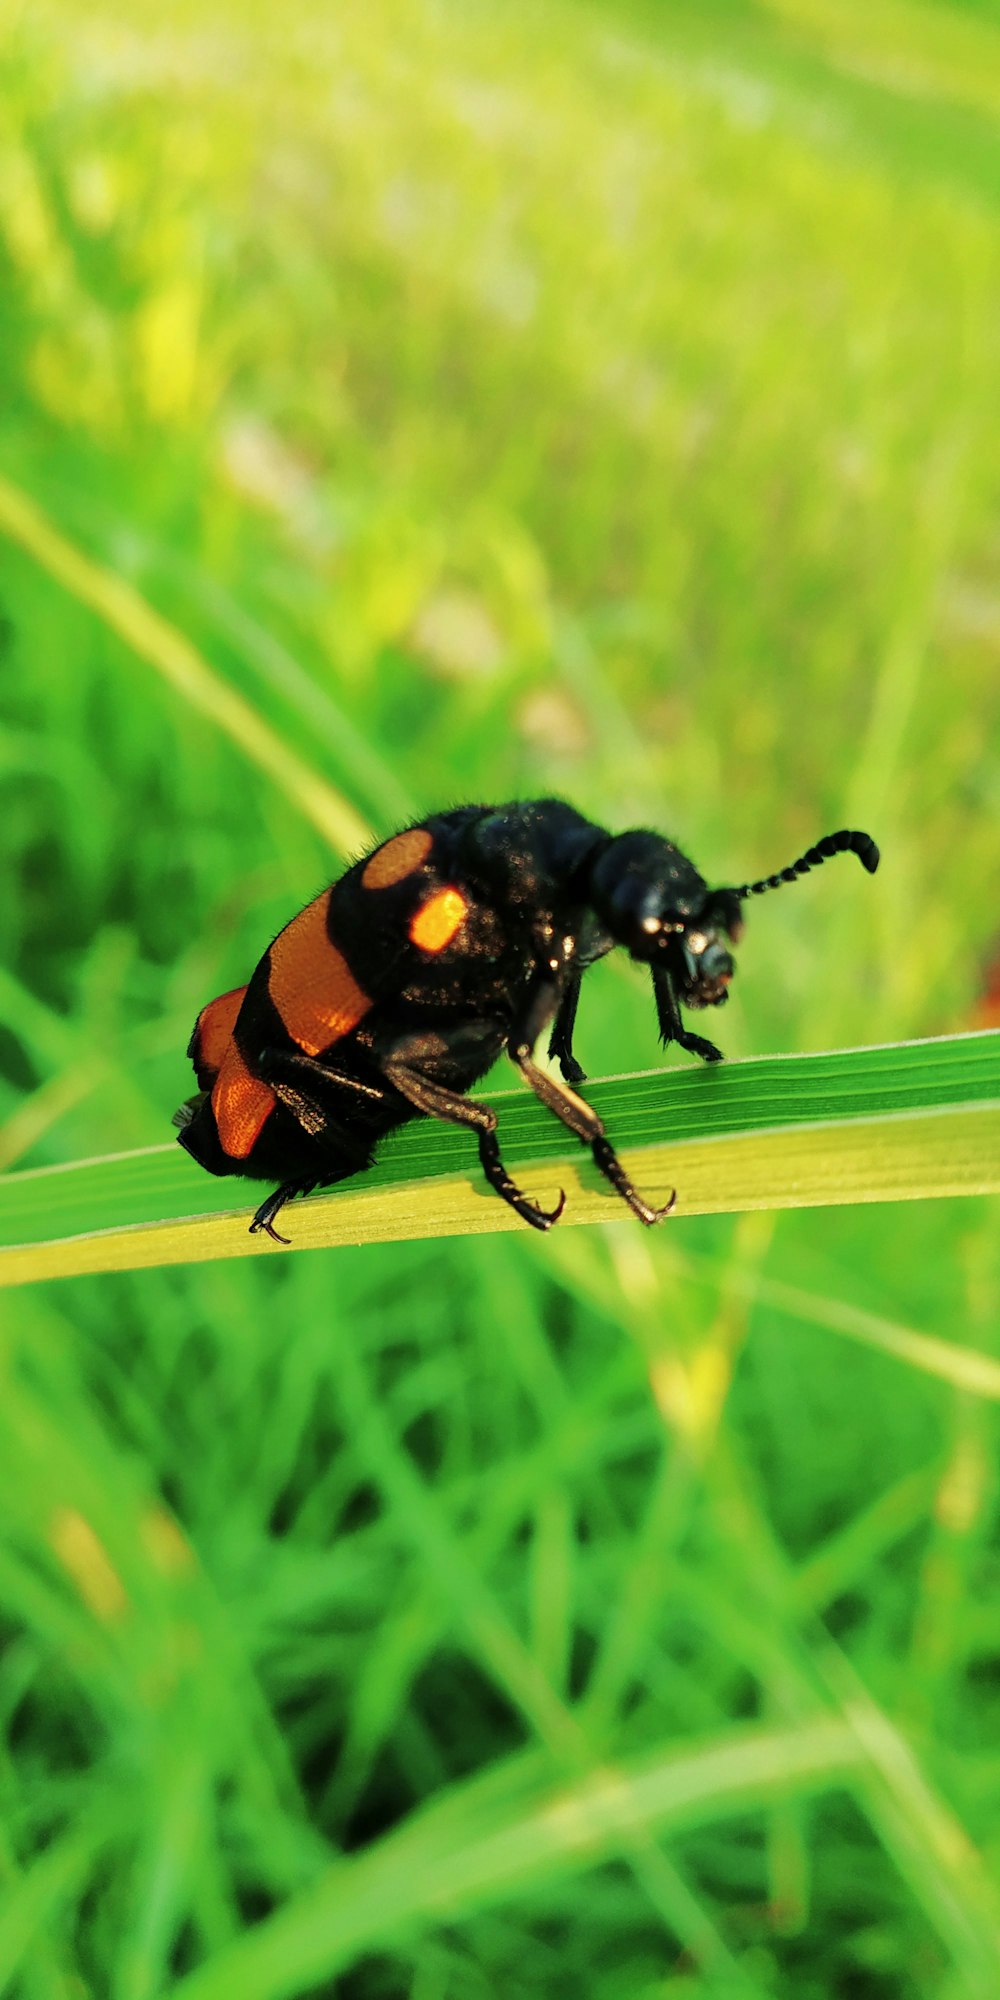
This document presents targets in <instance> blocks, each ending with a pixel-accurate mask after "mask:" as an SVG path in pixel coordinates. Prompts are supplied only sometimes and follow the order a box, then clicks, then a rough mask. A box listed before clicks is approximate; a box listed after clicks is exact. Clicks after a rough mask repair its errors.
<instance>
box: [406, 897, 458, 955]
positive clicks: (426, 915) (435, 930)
mask: <svg viewBox="0 0 1000 2000" xmlns="http://www.w3.org/2000/svg"><path fill="white" fill-rule="evenodd" d="M468 908H469V905H468V903H467V902H466V900H465V897H464V896H463V895H462V893H461V891H460V890H458V889H439V890H438V891H437V894H436V895H434V896H432V897H431V898H430V900H429V902H426V903H425V904H424V905H423V908H422V909H419V910H417V912H416V914H415V915H414V917H413V918H412V920H411V922H410V937H411V940H412V942H413V943H414V944H416V945H419V947H420V949H421V951H443V950H444V948H445V945H446V944H450V943H451V941H452V938H453V937H454V935H455V932H456V931H457V930H460V929H461V927H462V924H463V923H464V922H465V918H466V914H467V912H468Z"/></svg>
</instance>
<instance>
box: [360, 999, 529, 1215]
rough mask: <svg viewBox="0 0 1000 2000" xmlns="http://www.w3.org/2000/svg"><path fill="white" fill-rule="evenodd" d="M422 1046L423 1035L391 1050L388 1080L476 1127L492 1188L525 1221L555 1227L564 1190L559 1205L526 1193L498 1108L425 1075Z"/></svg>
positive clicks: (421, 1105) (425, 1106) (431, 1111)
mask: <svg viewBox="0 0 1000 2000" xmlns="http://www.w3.org/2000/svg"><path fill="white" fill-rule="evenodd" d="M419 1050H420V1043H419V1038H417V1037H414V1039H413V1041H412V1042H411V1043H410V1044H409V1045H407V1044H405V1043H404V1044H403V1045H402V1048H401V1049H398V1050H397V1051H396V1052H394V1053H388V1054H387V1055H386V1056H385V1057H384V1058H383V1062H382V1066H383V1071H384V1074H385V1076H386V1078H387V1079H388V1081H389V1082H390V1083H391V1084H392V1085H393V1086H394V1088H395V1089H396V1090H398V1091H399V1093H400V1096H401V1097H405V1098H406V1099H407V1102H408V1103H410V1104H412V1105H414V1106H415V1108H416V1110H418V1111H423V1112H425V1113H426V1114H427V1115H428V1116H429V1117H431V1118H444V1119H446V1120H447V1122H448V1124H449V1125H465V1126H467V1127H469V1128H470V1129H471V1130H472V1131H474V1132H475V1133H476V1134H477V1137H478V1140H479V1158H480V1161H481V1163H482V1169H483V1172H484V1174H485V1175H486V1178H487V1180H488V1181H489V1184H490V1186H491V1188H494V1189H495V1190H496V1192H497V1194H498V1195H501V1196H502V1197H503V1199H504V1201H506V1202H509V1204H510V1206H511V1208H513V1209H514V1210H515V1211H516V1213H517V1214H518V1215H520V1216H521V1217H522V1218H523V1220H524V1221H525V1222H530V1224H531V1226H532V1228H533V1229H551V1227H552V1224H553V1223H554V1222H558V1220H559V1217H560V1216H561V1214H562V1212H563V1209H564V1207H565V1205H566V1196H565V1194H564V1193H563V1190H562V1189H561V1188H560V1190H559V1200H558V1202H557V1203H556V1206H555V1208H551V1209H550V1208H539V1207H538V1205H537V1203H535V1202H533V1201H529V1199H528V1196H527V1195H526V1194H522V1193H521V1190H520V1188H519V1187H518V1186H517V1185H516V1183H515V1182H514V1181H512V1180H511V1177H510V1175H509V1173H508V1172H507V1169H506V1167H505V1166H504V1163H503V1160H502V1158H501V1155H500V1145H499V1141H498V1139H497V1115H496V1112H495V1111H491V1110H490V1107H489V1105H488V1104H477V1102H476V1100H475V1098H472V1097H462V1096H460V1095H459V1094H458V1092H457V1091H454V1090H446V1089H445V1087H444V1085H443V1084H440V1083H434V1082H432V1080H431V1079H430V1078H429V1077H427V1076H422V1075H421V1074H420V1071H419V1069H415V1068H413V1067H412V1062H413V1060H414V1059H415V1060H417V1061H419ZM404 1055H405V1056H409V1057H410V1061H406V1060H404Z"/></svg>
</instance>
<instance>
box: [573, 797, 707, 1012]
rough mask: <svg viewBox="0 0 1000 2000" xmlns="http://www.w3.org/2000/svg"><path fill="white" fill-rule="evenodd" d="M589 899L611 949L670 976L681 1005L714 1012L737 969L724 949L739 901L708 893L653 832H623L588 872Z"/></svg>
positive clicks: (667, 843)
mask: <svg viewBox="0 0 1000 2000" xmlns="http://www.w3.org/2000/svg"><path fill="white" fill-rule="evenodd" d="M590 889H591V897H592V901H593V907H594V910H595V911H596V913H597V916H598V918H599V919H600V921H601V922H602V923H603V924H604V925H605V926H606V927H607V929H608V930H609V931H610V933H611V936H612V937H613V938H614V940H615V943H616V944H620V945H624V947H625V949H626V951H627V952H628V953H629V954H630V956H631V957H632V958H634V959H637V960H638V962H639V963H640V964H641V965H659V966H662V967H663V968H664V970H665V971H667V972H669V973H670V976H671V979H672V981H673V984H674V989H675V991H676V994H677V998H678V999H679V1000H681V1001H683V1003H684V1005H685V1006H687V1007H717V1006H718V1005H719V1004H720V1002H721V1001H723V1000H725V999H726V998H727V997H728V991H727V989H728V986H729V981H730V980H731V978H732V976H733V973H734V971H735V970H736V968H735V965H734V963H733V959H732V956H731V954H730V952H729V949H728V946H729V944H730V943H735V942H736V941H737V939H738V938H739V936H740V933H741V931H742V928H743V924H742V917H741V912H740V904H739V897H738V896H737V894H736V892H735V891H734V890H732V889H710V888H709V887H708V884H707V882H706V881H705V880H704V878H703V877H702V876H701V875H699V873H698V870H697V868H695V867H694V865H693V863H692V862H690V861H689V860H688V859H687V857H686V855H683V854H682V853H681V851H680V849H679V848H677V847H675V846H674V844H673V842H672V841H670V840H664V839H663V837H662V835H660V834H657V833H622V834H619V835H618V837H617V839H615V840H612V841H610V842H609V844H608V846H607V847H606V848H604V850H603V852H602V853H601V855H600V856H599V858H598V860H597V862H596V865H595V867H594V869H593V872H592V875H591V884H590Z"/></svg>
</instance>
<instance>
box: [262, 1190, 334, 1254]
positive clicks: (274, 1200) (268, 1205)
mask: <svg viewBox="0 0 1000 2000" xmlns="http://www.w3.org/2000/svg"><path fill="white" fill-rule="evenodd" d="M318 1186H319V1182H318V1181H302V1180H299V1181H283V1182H282V1185H281V1187H279V1188H275V1190H274V1193H273V1194H269V1195H268V1197H267V1200H266V1201H262V1202H261V1205H260V1207H259V1209H258V1210H257V1213H256V1215H255V1216H254V1219H253V1221H252V1222H251V1224H250V1234H251V1236H256V1235H257V1234H258V1232H259V1231H260V1230H263V1231H264V1234H265V1236H269V1237H270V1238H271V1241H272V1243H284V1244H288V1243H289V1242H290V1241H291V1238H290V1237H288V1236H282V1235H281V1234H280V1232H279V1231H278V1230H277V1229H275V1226H274V1218H275V1216H276V1215H277V1213H278V1210H279V1209H280V1208H284V1206H285V1203H286V1201H291V1199H292V1197H293V1195H297V1194H311V1193H312V1191H313V1188H314V1187H318Z"/></svg>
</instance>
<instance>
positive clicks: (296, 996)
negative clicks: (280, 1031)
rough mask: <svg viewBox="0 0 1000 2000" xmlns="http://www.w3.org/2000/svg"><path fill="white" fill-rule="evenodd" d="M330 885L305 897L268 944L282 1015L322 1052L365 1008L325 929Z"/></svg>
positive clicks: (304, 1043)
mask: <svg viewBox="0 0 1000 2000" xmlns="http://www.w3.org/2000/svg"><path fill="white" fill-rule="evenodd" d="M329 900H330V891H329V889H324V891H323V894H322V895H321V896H317V897H316V900H315V902H312V903H307V904H306V907H305V909H304V910H300V911H299V914H298V916H297V917H293V918H292V921H291V923H290V924H286V925H285V928H284V930H283V931H282V933H281V936H280V937H277V938H275V940H274V943H273V945H272V946H271V965H270V971H269V973H268V977H267V987H268V992H269V993H270V995H271V998H272V1000H273V1001H274V1004H275V1006H276V1008H277V1010H278V1012H279V1014H280V1015H281V1018H282V1021H283V1022H284V1024H285V1027H286V1028H287V1030H288V1033H289V1034H290V1035H291V1038H292V1040H293V1042H297V1043H298V1045H299V1048H300V1049H304V1050H305V1052H306V1054H307V1055H310V1056H318V1055H321V1054H322V1052H323V1050H324V1049H328V1048H329V1046H330V1043H331V1042H336V1041H339V1039H340V1037H341V1035H347V1034H349V1033H350V1031H351V1029H352V1028H353V1027H355V1026H356V1025H357V1023H358V1021H360V1019H361V1017H362V1015H363V1014H367V1012H368V1009H369V1007H370V1006H371V1004H372V1003H371V1000H370V999H369V997H368V995H367V993H365V992H363V991H362V989H361V987H360V986H359V985H358V982H357V980H356V979H355V977H354V974H353V972H352V971H351V968H350V966H349V965H348V963H347V960H346V958H345V957H344V955H343V953H342V952H339V951H338V950H337V947H336V945H335V944H331V943H330V939H329V937H328V935H327V929H326V911H327V904H328V903H329Z"/></svg>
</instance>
